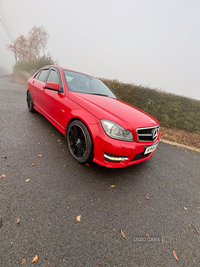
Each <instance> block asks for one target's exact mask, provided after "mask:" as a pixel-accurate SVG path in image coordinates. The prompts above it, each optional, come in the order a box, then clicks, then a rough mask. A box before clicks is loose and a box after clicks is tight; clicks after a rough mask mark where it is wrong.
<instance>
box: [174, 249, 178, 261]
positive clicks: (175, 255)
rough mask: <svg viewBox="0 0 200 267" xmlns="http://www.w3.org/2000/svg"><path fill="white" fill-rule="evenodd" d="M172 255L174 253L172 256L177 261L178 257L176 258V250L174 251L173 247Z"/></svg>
mask: <svg viewBox="0 0 200 267" xmlns="http://www.w3.org/2000/svg"><path fill="white" fill-rule="evenodd" d="M173 255H174V258H175V259H176V260H177V261H179V259H178V257H177V255H176V252H175V250H174V249H173Z"/></svg>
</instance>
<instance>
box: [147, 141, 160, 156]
mask: <svg viewBox="0 0 200 267" xmlns="http://www.w3.org/2000/svg"><path fill="white" fill-rule="evenodd" d="M157 146H158V142H157V143H156V144H155V145H152V146H148V147H146V149H145V151H144V155H146V154H149V153H151V152H153V151H154V150H156V148H157Z"/></svg>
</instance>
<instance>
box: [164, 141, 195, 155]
mask: <svg viewBox="0 0 200 267" xmlns="http://www.w3.org/2000/svg"><path fill="white" fill-rule="evenodd" d="M160 141H161V142H163V143H166V144H169V145H172V146H176V147H180V148H184V149H188V150H192V151H195V152H199V153H200V149H199V148H196V147H193V146H186V145H183V144H178V143H175V142H173V141H168V140H166V139H162V138H161V139H160Z"/></svg>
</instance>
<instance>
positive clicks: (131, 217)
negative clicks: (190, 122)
mask: <svg viewBox="0 0 200 267" xmlns="http://www.w3.org/2000/svg"><path fill="white" fill-rule="evenodd" d="M0 125H1V127H0V242H1V245H0V266H1V267H4V266H5V267H9V266H11V267H15V266H30V263H31V261H32V260H33V259H34V257H35V256H36V255H37V257H38V260H37V261H36V262H35V263H34V266H49V265H50V266H59V267H60V266H69V267H82V266H83V267H90V266H93V267H95V266H96V267H97V266H101V267H103V266H112V267H115V266H116V267H118V266H122V267H129V266H130V267H134V266H142V267H143V266H156V267H157V266H170V267H173V266H200V194H199V191H200V153H198V152H195V151H190V150H187V149H180V148H177V147H174V146H171V145H169V144H165V143H162V142H160V144H159V146H158V148H157V150H156V152H155V153H154V155H153V157H152V158H151V159H150V160H148V161H146V162H143V163H140V164H137V165H133V166H131V167H127V168H123V169H107V168H104V167H101V166H98V165H97V164H94V163H90V164H89V165H81V164H79V163H77V162H76V161H75V160H74V159H73V158H72V157H71V156H70V153H69V151H68V148H67V143H66V141H65V139H64V136H63V135H62V134H61V133H60V132H59V131H58V130H57V129H56V128H55V127H54V126H53V125H51V123H50V122H48V120H47V119H45V118H44V117H43V116H42V115H40V114H39V113H35V114H31V113H29V112H28V109H27V105H26V86H24V85H21V84H19V83H16V82H14V81H13V80H12V78H10V76H9V75H6V74H5V73H3V72H0ZM23 262H24V263H23ZM21 263H23V265H22V264H21Z"/></svg>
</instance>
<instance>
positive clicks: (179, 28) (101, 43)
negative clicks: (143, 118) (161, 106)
mask: <svg viewBox="0 0 200 267" xmlns="http://www.w3.org/2000/svg"><path fill="white" fill-rule="evenodd" d="M0 12H1V14H0V18H2V15H3V18H4V20H5V22H6V24H7V27H8V29H9V32H10V35H11V38H12V40H14V39H16V38H17V37H18V36H19V35H20V34H23V35H25V36H26V35H27V34H28V32H29V30H30V29H31V28H32V27H34V26H38V27H40V26H44V27H45V28H46V30H47V31H48V33H49V35H50V39H49V41H48V47H47V50H46V53H47V52H48V51H50V53H51V55H52V58H53V59H57V60H58V62H59V65H60V66H63V67H66V68H70V69H74V70H77V71H81V72H84V73H87V74H90V75H94V76H96V77H101V78H109V79H117V80H119V81H122V82H129V83H135V84H141V85H144V86H150V87H151V88H158V89H161V90H163V91H166V92H172V93H175V94H179V95H184V96H189V97H192V98H196V99H198V100H200V0H40V1H39V0H17V1H14V0H0ZM0 36H1V39H0V67H1V66H5V67H6V68H7V69H8V70H9V71H10V72H11V71H12V66H13V65H14V64H15V61H14V56H13V55H12V54H11V52H9V51H6V49H5V44H9V43H11V41H10V39H9V37H8V35H7V34H6V32H5V29H4V28H3V25H2V23H1V21H0Z"/></svg>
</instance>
